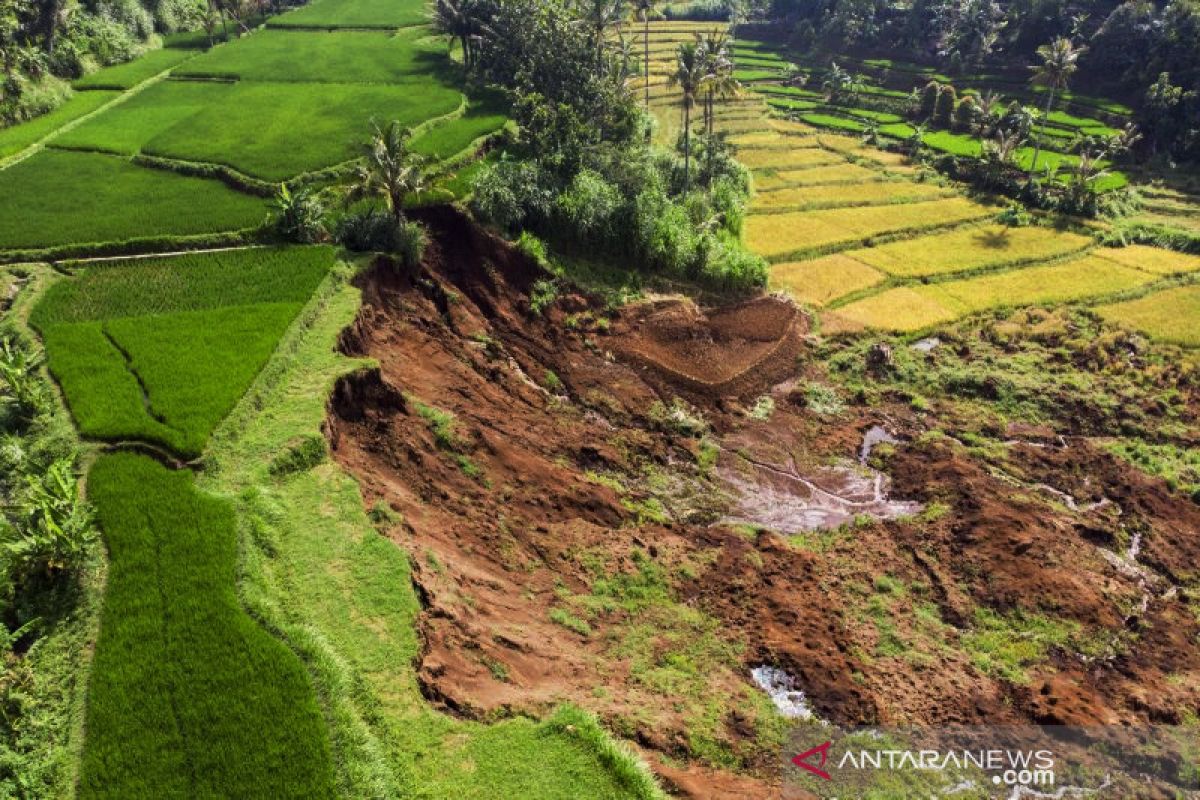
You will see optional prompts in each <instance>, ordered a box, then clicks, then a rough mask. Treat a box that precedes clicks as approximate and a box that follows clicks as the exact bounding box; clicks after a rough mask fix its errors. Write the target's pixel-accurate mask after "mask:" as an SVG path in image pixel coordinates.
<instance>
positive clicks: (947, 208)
mask: <svg viewBox="0 0 1200 800" xmlns="http://www.w3.org/2000/svg"><path fill="white" fill-rule="evenodd" d="M990 214H991V212H990V210H989V209H987V208H986V207H984V206H980V205H978V204H976V203H973V202H971V201H969V200H966V199H963V198H959V197H954V198H950V199H946V200H933V201H929V202H923V203H905V204H901V205H894V206H872V207H867V208H843V209H833V210H828V211H804V212H792V213H784V214H754V215H752V216H751V217H750V218H749V219H747V220H746V234H745V235H746V241H747V242H748V243H749V245H750V247H751V248H752V249H753V250H754V251H755V252H757V253H759V254H760V255H762V256H764V257H766V258H767V259H768V260H770V261H780V260H783V259H784V258H785V257H788V256H795V255H798V254H802V253H816V252H819V251H821V250H825V249H828V248H838V249H845V248H847V247H850V246H853V245H861V244H865V243H866V242H867V241H868V240H870V239H872V238H874V237H878V236H885V235H897V234H902V233H915V232H919V231H921V230H923V229H927V228H937V227H942V226H946V225H953V224H956V223H960V222H970V221H972V220H977V219H980V218H982V217H986V216H989V215H990Z"/></svg>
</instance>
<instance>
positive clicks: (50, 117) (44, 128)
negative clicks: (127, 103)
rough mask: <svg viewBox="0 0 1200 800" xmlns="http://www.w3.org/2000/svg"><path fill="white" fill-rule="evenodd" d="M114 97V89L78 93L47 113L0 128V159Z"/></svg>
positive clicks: (20, 149) (13, 153)
mask: <svg viewBox="0 0 1200 800" xmlns="http://www.w3.org/2000/svg"><path fill="white" fill-rule="evenodd" d="M116 96H117V92H107V91H91V92H78V93H76V94H75V95H74V96H73V97H72V98H71V99H70V100H68V101H67V102H65V103H63V104H62V105H61V106H59V107H58V108H56V109H54V110H53V111H51V112H50V113H49V114H43V115H42V116H40V117H37V118H36V119H33V120H30V121H29V122H26V123H23V124H21V125H14V126H12V127H10V128H4V129H3V130H0V160H3V159H5V158H8V157H9V156H12V155H15V154H16V153H19V152H21V151H22V150H24V149H25V148H27V147H29V146H30V145H32V144H34V143H35V142H37V141H39V140H40V139H42V138H44V137H46V136H48V135H50V134H52V133H54V132H55V131H57V130H59V129H60V128H62V127H63V126H64V125H67V124H69V123H71V122H74V121H75V120H78V119H79V118H80V117H84V116H87V115H88V114H91V113H92V112H93V111H95V110H96V109H98V108H100V107H101V106H102V105H104V104H105V103H107V102H109V101H110V100H112V99H113V98H114V97H116Z"/></svg>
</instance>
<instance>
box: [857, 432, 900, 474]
mask: <svg viewBox="0 0 1200 800" xmlns="http://www.w3.org/2000/svg"><path fill="white" fill-rule="evenodd" d="M899 443H900V440H899V439H897V438H896V437H895V436H892V434H891V433H889V432H888V429H887V428H885V427H883V426H882V425H872V426H871V427H870V428H869V429H868V430H867V432H866V433H865V434H863V440H862V446H861V447H859V448H858V463H860V464H866V463H867V459H869V458H870V457H871V451H872V450H874V449H875V448H876V447H877V446H879V445H881V444H899Z"/></svg>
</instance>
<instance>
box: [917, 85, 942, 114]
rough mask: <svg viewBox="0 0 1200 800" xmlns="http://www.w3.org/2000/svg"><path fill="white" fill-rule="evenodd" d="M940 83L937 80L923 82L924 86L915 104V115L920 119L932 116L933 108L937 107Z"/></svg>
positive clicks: (940, 91) (940, 90) (940, 88)
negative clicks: (918, 100)
mask: <svg viewBox="0 0 1200 800" xmlns="http://www.w3.org/2000/svg"><path fill="white" fill-rule="evenodd" d="M941 93H942V85H941V84H940V83H938V82H937V81H930V82H929V83H927V84H925V88H924V89H922V90H921V99H920V102H919V103H918V105H917V116H918V117H920V118H921V119H929V118H930V117H932V116H933V112H934V109H936V108H937V102H938V98H939V97H941Z"/></svg>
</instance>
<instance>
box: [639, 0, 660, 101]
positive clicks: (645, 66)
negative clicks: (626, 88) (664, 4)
mask: <svg viewBox="0 0 1200 800" xmlns="http://www.w3.org/2000/svg"><path fill="white" fill-rule="evenodd" d="M658 2H659V0H633V7H634V10H635V11H637V15H638V19H640V20H641V21H642V50H643V56H644V58H645V60H644V61H643V62H642V72H643V73H644V76H643V77H644V79H645V84H646V108H649V107H650V15H651V14H652V13H654V8H655V7H656V6H657V5H658Z"/></svg>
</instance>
